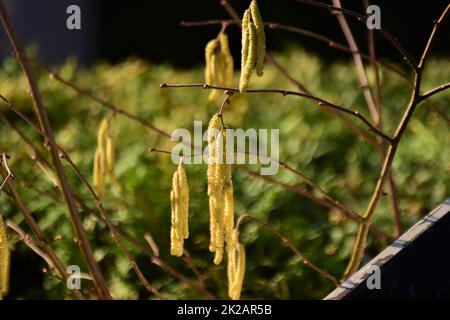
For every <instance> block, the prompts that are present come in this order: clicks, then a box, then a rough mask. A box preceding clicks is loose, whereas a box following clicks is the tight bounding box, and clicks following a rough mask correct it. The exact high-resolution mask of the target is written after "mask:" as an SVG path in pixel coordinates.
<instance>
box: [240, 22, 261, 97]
mask: <svg viewBox="0 0 450 320" xmlns="http://www.w3.org/2000/svg"><path fill="white" fill-rule="evenodd" d="M257 41H258V39H257V33H256V28H255V25H254V24H253V22H250V23H249V25H248V42H249V44H248V52H247V59H246V62H245V65H244V68H243V69H242V70H241V80H240V82H239V91H240V92H245V91H247V89H248V85H249V82H250V77H251V75H252V73H253V70H254V69H255V63H256V51H257V45H258V43H257Z"/></svg>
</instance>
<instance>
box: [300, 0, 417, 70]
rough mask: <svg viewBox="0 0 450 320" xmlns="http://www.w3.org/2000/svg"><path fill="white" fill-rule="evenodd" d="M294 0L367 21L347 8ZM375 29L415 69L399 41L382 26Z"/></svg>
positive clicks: (363, 21) (332, 12)
mask: <svg viewBox="0 0 450 320" xmlns="http://www.w3.org/2000/svg"><path fill="white" fill-rule="evenodd" d="M294 1H296V2H299V3H304V4H308V5H313V6H316V7H320V8H324V9H327V10H328V11H329V12H330V13H331V14H336V13H337V12H340V13H343V14H345V15H348V16H351V17H354V18H356V20H357V21H359V22H361V23H364V24H366V22H367V18H366V17H365V16H364V15H361V14H359V13H356V12H354V11H351V10H348V9H344V8H340V7H336V6H332V5H329V4H326V3H323V2H319V1H315V0H294ZM375 31H376V32H379V33H380V34H381V35H382V36H383V37H385V38H386V39H387V40H388V41H389V42H391V43H392V44H393V45H394V46H395V47H396V49H397V50H398V51H399V52H400V54H401V55H402V57H403V60H405V61H406V62H407V63H408V65H409V66H410V67H411V68H412V69H413V70H414V71H416V70H417V66H416V65H415V63H414V61H413V59H412V58H411V56H410V55H409V54H408V52H407V51H406V50H405V49H404V48H403V46H402V45H401V44H400V42H399V41H398V40H397V38H395V37H394V36H392V35H391V34H390V33H389V32H387V31H386V30H384V29H383V28H380V29H375Z"/></svg>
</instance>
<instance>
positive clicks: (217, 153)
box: [207, 114, 234, 264]
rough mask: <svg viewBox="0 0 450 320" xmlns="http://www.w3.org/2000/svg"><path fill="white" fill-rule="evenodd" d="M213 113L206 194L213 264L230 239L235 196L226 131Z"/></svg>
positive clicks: (220, 258)
mask: <svg viewBox="0 0 450 320" xmlns="http://www.w3.org/2000/svg"><path fill="white" fill-rule="evenodd" d="M219 123H220V120H219V116H218V115H217V114H216V115H214V116H213V117H212V119H211V121H210V124H209V127H208V151H209V161H208V173H207V175H208V196H209V211H210V245H209V250H210V251H211V252H214V253H215V256H214V263H215V264H220V263H221V262H222V259H223V253H224V245H225V243H228V242H229V238H230V232H231V230H232V229H233V226H234V198H233V183H232V178H231V166H230V165H229V164H227V163H226V156H227V148H226V131H224V130H219V129H218V126H219Z"/></svg>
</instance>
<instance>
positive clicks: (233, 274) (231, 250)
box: [227, 231, 245, 300]
mask: <svg viewBox="0 0 450 320" xmlns="http://www.w3.org/2000/svg"><path fill="white" fill-rule="evenodd" d="M227 262H228V263H227V275H228V296H229V297H230V298H231V299H233V300H239V298H240V297H241V291H242V284H243V282H244V275H245V248H244V246H243V245H242V244H240V243H239V234H238V232H237V231H234V232H233V233H232V234H231V235H230V242H229V244H228V246H227Z"/></svg>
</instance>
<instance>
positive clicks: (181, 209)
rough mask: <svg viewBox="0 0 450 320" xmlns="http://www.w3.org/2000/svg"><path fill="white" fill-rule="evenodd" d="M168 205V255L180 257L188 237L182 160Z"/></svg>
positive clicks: (187, 209)
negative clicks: (169, 204)
mask: <svg viewBox="0 0 450 320" xmlns="http://www.w3.org/2000/svg"><path fill="white" fill-rule="evenodd" d="M170 203H171V208H172V217H171V221H172V226H171V230H170V253H171V254H172V255H174V256H181V255H183V246H184V239H187V238H188V236H189V223H188V219H189V186H188V182H187V176H186V171H185V169H184V167H183V162H182V160H181V161H180V164H179V165H178V169H177V171H175V173H174V174H173V178H172V191H171V192H170Z"/></svg>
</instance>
